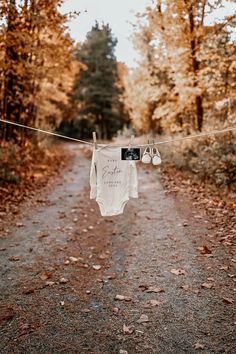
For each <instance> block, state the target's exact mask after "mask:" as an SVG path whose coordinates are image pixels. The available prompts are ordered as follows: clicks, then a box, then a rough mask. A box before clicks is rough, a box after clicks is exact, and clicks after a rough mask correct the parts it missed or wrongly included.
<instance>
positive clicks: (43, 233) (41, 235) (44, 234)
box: [38, 232, 49, 238]
mask: <svg viewBox="0 0 236 354" xmlns="http://www.w3.org/2000/svg"><path fill="white" fill-rule="evenodd" d="M48 236H49V233H48V232H42V233H41V234H39V235H38V238H44V237H48Z"/></svg>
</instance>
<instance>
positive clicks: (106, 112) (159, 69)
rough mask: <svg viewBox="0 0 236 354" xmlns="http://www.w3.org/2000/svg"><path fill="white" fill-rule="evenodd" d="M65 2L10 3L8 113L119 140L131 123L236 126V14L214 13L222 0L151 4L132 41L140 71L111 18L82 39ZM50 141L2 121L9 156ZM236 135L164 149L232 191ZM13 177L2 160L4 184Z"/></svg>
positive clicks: (179, 127)
mask: <svg viewBox="0 0 236 354" xmlns="http://www.w3.org/2000/svg"><path fill="white" fill-rule="evenodd" d="M62 3H63V1H56V0H55V1H51V2H50V4H46V3H45V1H33V0H32V1H28V0H25V1H21V2H17V1H13V0H12V1H2V5H1V13H0V14H1V23H2V25H1V31H0V36H1V56H0V61H1V65H0V68H1V69H0V70H1V75H0V80H1V85H0V88H1V91H0V102H1V105H0V109H1V119H5V120H10V121H12V122H18V123H22V124H25V125H28V126H32V127H36V128H37V127H38V128H42V129H45V130H49V131H55V130H59V131H61V132H64V133H66V134H72V135H73V134H74V136H77V137H80V138H86V139H89V138H90V137H91V131H93V130H97V132H98V135H99V137H100V138H102V139H111V138H112V137H113V136H115V135H116V133H117V131H118V130H119V131H122V129H123V127H124V126H128V127H133V130H134V131H135V133H136V134H137V135H142V134H149V135H150V136H155V135H156V136H159V139H160V140H163V139H164V137H166V136H168V137H172V138H173V137H178V136H187V135H190V134H193V133H195V132H203V131H211V130H214V129H224V128H227V127H231V126H232V127H233V126H234V125H235V112H236V108H235V95H236V84H235V82H236V80H235V79H236V67H235V55H236V53H235V24H236V18H235V15H234V14H232V15H230V16H226V17H225V18H223V19H221V20H220V21H219V22H217V21H209V19H208V18H209V14H211V13H212V12H213V11H214V10H215V9H217V8H220V7H221V6H222V4H221V2H218V1H210V2H208V1H205V0H203V1H197V2H192V1H157V2H156V4H155V5H154V6H151V7H147V9H146V13H143V14H138V15H137V23H136V24H135V27H134V33H133V38H132V40H133V43H134V46H135V48H136V50H137V51H138V52H139V54H140V59H139V62H138V66H137V67H136V68H134V69H131V70H129V69H128V68H127V67H126V66H125V64H124V63H121V62H117V60H116V57H115V47H116V43H117V40H116V38H115V37H114V36H113V35H112V32H111V29H110V28H109V26H108V25H103V26H101V27H99V24H98V23H96V24H94V27H93V28H92V29H91V31H90V32H89V33H88V35H87V39H86V41H85V42H84V43H83V44H82V45H80V44H79V43H75V42H74V41H73V40H72V38H71V37H70V36H69V34H68V31H67V23H68V20H69V18H70V17H73V16H79V14H75V13H74V14H66V15H62V14H61V12H60V6H61V5H62ZM55 52H56V53H57V55H56V60H55ZM108 127H109V128H108ZM46 138H47V137H46V136H43V135H42V134H38V135H37V134H35V133H33V134H32V133H31V132H28V131H26V130H24V129H19V128H16V127H14V126H11V125H9V124H4V123H1V150H2V151H1V155H8V154H9V155H10V154H11V150H14V151H15V150H17V149H18V147H19V146H25V145H27V146H29V145H30V146H31V148H32V149H33V148H34V147H35V146H37V147H38V146H40V145H43V146H44V145H45V144H44V143H43V144H42V141H41V140H43V141H45V140H46ZM234 138H235V134H234V133H233V132H232V133H230V132H229V133H227V134H221V135H217V136H214V135H213V136H211V137H209V138H202V139H198V140H187V141H183V142H182V143H176V144H174V145H173V148H171V147H170V148H168V149H165V150H166V151H164V154H166V159H167V160H168V161H170V162H171V163H174V164H175V165H176V167H177V168H179V169H186V170H189V171H191V172H192V173H193V174H195V175H197V178H199V179H203V180H209V181H210V182H213V183H214V184H216V185H217V186H221V187H226V188H227V189H232V188H234V187H233V185H235V176H236V171H235V166H236V164H235V144H234ZM1 161H2V159H1ZM3 163H4V164H5V165H6V161H5V158H4V162H3V161H2V162H1V164H2V166H3ZM4 175H6V173H5V171H4V167H1V179H2V181H3V182H4Z"/></svg>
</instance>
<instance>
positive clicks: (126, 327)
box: [123, 324, 134, 334]
mask: <svg viewBox="0 0 236 354" xmlns="http://www.w3.org/2000/svg"><path fill="white" fill-rule="evenodd" d="M133 331H134V330H133V329H132V328H131V327H128V326H126V325H125V324H124V325H123V333H124V334H132V333H133Z"/></svg>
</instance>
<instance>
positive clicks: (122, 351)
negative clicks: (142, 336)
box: [119, 349, 128, 354]
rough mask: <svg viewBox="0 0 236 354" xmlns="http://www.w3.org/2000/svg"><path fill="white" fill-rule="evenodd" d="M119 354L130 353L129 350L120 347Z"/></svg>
mask: <svg viewBox="0 0 236 354" xmlns="http://www.w3.org/2000/svg"><path fill="white" fill-rule="evenodd" d="M119 354H128V352H127V350H123V349H120V351H119Z"/></svg>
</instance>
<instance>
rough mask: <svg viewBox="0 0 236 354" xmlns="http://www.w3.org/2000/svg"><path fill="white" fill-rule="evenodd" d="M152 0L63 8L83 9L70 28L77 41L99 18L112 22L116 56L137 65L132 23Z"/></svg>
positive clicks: (86, 1) (71, 0) (81, 0)
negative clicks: (131, 38)
mask: <svg viewBox="0 0 236 354" xmlns="http://www.w3.org/2000/svg"><path fill="white" fill-rule="evenodd" d="M151 3H152V0H66V1H65V3H64V5H63V7H62V11H63V12H70V11H80V12H81V14H80V16H78V17H77V18H76V19H75V20H72V21H70V23H69V24H68V25H69V31H70V34H71V36H72V38H74V39H75V40H76V41H79V42H83V41H84V39H85V37H86V34H87V32H88V31H89V30H90V29H91V27H92V26H93V25H94V23H95V21H96V20H97V21H98V22H99V23H102V22H104V23H109V24H110V27H111V28H112V32H113V34H114V36H115V37H116V38H117V39H118V44H117V47H116V57H117V59H118V60H119V61H123V62H125V63H126V65H127V66H128V67H134V66H136V65H135V63H136V61H137V60H138V54H137V53H136V51H135V50H134V48H133V45H132V41H131V40H130V36H131V33H132V25H131V23H136V17H135V14H136V13H138V12H144V10H145V8H146V6H147V5H150V4H151ZM225 3H226V4H227V2H226V1H225ZM235 11H236V3H235V6H234V5H231V6H230V5H227V6H225V9H221V10H219V11H217V12H215V13H214V14H212V15H211V16H210V18H209V19H208V20H209V22H212V21H213V20H214V19H215V18H220V17H222V15H226V14H227V15H228V14H232V13H234V12H235Z"/></svg>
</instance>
